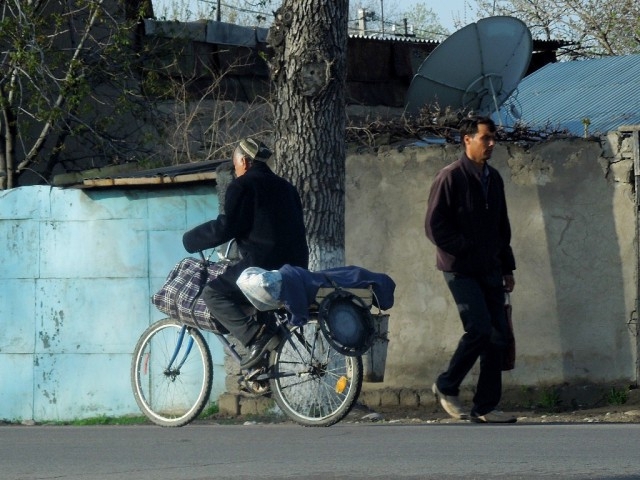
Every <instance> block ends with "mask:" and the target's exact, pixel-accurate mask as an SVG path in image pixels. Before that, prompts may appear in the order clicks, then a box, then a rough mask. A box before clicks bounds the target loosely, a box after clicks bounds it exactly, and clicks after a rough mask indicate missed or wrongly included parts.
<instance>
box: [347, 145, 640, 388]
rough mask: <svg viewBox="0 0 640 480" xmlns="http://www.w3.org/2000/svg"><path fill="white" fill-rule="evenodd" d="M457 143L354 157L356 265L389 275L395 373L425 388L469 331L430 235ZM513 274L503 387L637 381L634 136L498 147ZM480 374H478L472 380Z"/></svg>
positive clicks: (390, 374) (350, 228)
mask: <svg viewBox="0 0 640 480" xmlns="http://www.w3.org/2000/svg"><path fill="white" fill-rule="evenodd" d="M460 152H461V150H460V147H459V146H451V145H438V146H429V147H406V148H404V149H400V150H399V149H393V148H381V149H380V150H379V151H378V152H377V153H373V152H370V153H362V154H351V155H350V156H349V157H348V162H347V188H346V190H347V219H346V224H347V229H346V244H347V252H346V257H347V263H348V264H359V265H362V266H364V267H366V268H369V269H371V270H374V271H382V272H387V273H389V274H390V275H391V276H392V278H394V280H395V281H396V283H397V290H396V303H395V306H394V307H393V309H391V310H390V311H389V313H390V314H391V316H390V332H389V337H390V344H389V349H388V357H387V370H386V375H385V382H384V383H382V384H378V385H375V384H369V387H406V388H426V387H429V386H430V385H431V383H432V382H433V380H434V379H435V377H436V376H437V374H438V373H439V372H440V371H442V370H443V369H444V368H445V367H446V365H447V363H448V361H449V359H450V357H451V354H452V353H453V350H454V349H455V347H456V345H457V342H458V340H459V338H460V335H461V334H462V327H461V324H460V320H459V317H458V313H457V310H456V307H455V304H454V303H453V302H452V299H451V295H450V293H449V291H448V289H447V287H446V284H445V282H444V279H443V277H442V274H441V272H439V271H437V270H436V268H435V249H434V246H433V245H432V244H431V243H430V242H429V241H428V239H427V238H426V237H425V234H424V216H425V212H426V204H427V196H428V192H429V188H430V185H431V182H432V179H433V178H434V176H435V174H436V172H437V171H438V170H439V169H441V168H442V167H444V166H445V165H446V164H448V163H450V162H452V161H453V160H455V159H456V158H457V157H458V155H459V154H460ZM491 164H492V165H494V166H495V167H496V168H497V169H498V170H499V171H500V173H501V175H502V176H503V178H504V180H505V186H506V187H505V188H506V195H507V201H508V206H509V215H510V219H511V226H512V233H513V241H512V246H513V249H514V252H515V256H516V262H517V270H516V272H515V277H516V289H515V291H514V293H513V294H512V295H511V300H512V304H513V321H514V329H515V333H516V338H517V359H516V369H515V370H513V371H511V372H507V373H505V375H504V381H505V384H507V385H558V384H563V383H570V384H583V383H600V384H602V383H605V384H609V383H635V382H636V381H637V378H636V375H637V373H636V368H637V367H636V362H637V346H636V333H635V332H636V329H637V323H634V320H633V318H634V311H635V309H636V302H637V296H638V295H637V290H638V287H637V258H636V243H635V242H636V219H635V205H634V187H633V184H632V181H633V172H632V168H633V157H632V150H631V146H630V141H629V139H628V138H624V137H623V136H621V135H620V134H618V133H611V134H610V135H608V136H606V137H603V138H602V139H601V140H600V141H588V140H584V139H564V140H554V141H547V142H543V143H534V144H531V145H528V146H523V145H520V146H519V145H516V144H502V145H500V144H499V145H498V146H497V147H496V149H495V150H494V154H493V158H492V160H491ZM476 381H477V369H476V370H473V371H472V375H470V376H469V377H468V378H467V380H466V384H465V386H467V387H471V386H472V385H475V382H476Z"/></svg>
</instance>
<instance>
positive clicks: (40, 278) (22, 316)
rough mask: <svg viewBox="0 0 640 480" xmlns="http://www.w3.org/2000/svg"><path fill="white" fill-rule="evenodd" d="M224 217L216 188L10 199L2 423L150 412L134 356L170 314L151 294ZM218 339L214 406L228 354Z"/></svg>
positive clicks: (29, 190) (2, 220)
mask: <svg viewBox="0 0 640 480" xmlns="http://www.w3.org/2000/svg"><path fill="white" fill-rule="evenodd" d="M215 215H217V200H216V196H215V189H214V187H212V186H204V185H203V186H198V187H190V188H181V189H171V190H157V191H151V190H126V191H123V190H108V191H81V190H74V189H71V190H62V189H56V188H49V187H23V188H17V189H13V190H8V191H5V192H1V193H0V242H1V243H2V245H3V248H2V249H1V250H0V265H2V266H1V267H0V272H1V273H0V278H2V288H0V325H2V328H0V372H1V373H0V418H1V419H8V420H25V419H27V420H29V419H33V420H36V421H43V420H49V421H51V420H69V419H74V418H87V417H95V416H100V415H108V416H117V415H125V414H135V413H139V410H138V408H137V406H136V404H135V401H134V399H133V394H132V391H131V387H130V381H129V378H130V374H129V365H130V362H131V353H132V351H133V347H134V345H135V343H136V341H137V338H138V337H139V336H140V334H141V333H142V331H143V330H144V329H145V328H146V327H147V326H148V325H149V323H150V322H153V321H155V320H158V319H160V318H162V317H163V314H162V313H161V312H159V311H158V310H157V309H156V308H155V307H154V306H153V305H152V304H151V303H150V301H149V298H150V296H151V294H152V293H153V292H155V291H156V290H158V289H159V288H160V286H161V285H162V283H163V281H164V279H165V278H166V276H167V274H168V273H169V271H170V270H171V268H172V267H173V265H174V264H175V263H177V262H178V261H179V260H180V259H181V258H183V257H185V256H187V254H186V252H185V251H184V249H183V247H182V233H183V232H184V231H185V230H186V229H187V228H189V227H191V226H194V225H196V224H198V223H201V222H202V221H204V220H206V219H209V218H211V217H212V216H215ZM210 340H211V339H210ZM209 344H210V346H211V347H212V354H213V358H214V364H215V369H214V391H213V394H212V400H214V401H215V400H216V399H217V397H218V395H219V394H220V393H222V392H223V391H224V369H223V366H222V365H223V360H224V355H223V352H222V349H221V348H219V346H218V345H219V343H218V342H217V341H216V340H215V339H214V340H213V341H210V342H209Z"/></svg>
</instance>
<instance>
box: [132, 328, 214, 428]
mask: <svg viewBox="0 0 640 480" xmlns="http://www.w3.org/2000/svg"><path fill="white" fill-rule="evenodd" d="M182 326H183V324H182V323H181V322H179V321H177V320H174V319H171V318H166V319H163V320H159V321H158V322H156V323H154V324H153V325H151V326H149V328H147V329H146V330H145V331H144V333H143V334H142V335H141V336H140V339H139V340H138V343H137V344H136V347H135V349H134V352H133V359H132V362H131V386H132V388H133V394H134V397H135V399H136V403H137V404H138V406H139V407H140V410H142V413H144V415H145V416H146V417H147V418H148V419H149V420H151V421H152V422H153V423H155V424H156V425H160V426H163V427H181V426H183V425H186V424H188V423H189V422H191V421H193V420H194V419H195V418H196V417H197V416H198V415H200V413H201V412H202V410H203V409H204V407H205V405H206V403H207V401H208V400H209V396H210V394H211V382H212V379H213V363H212V361H211V351H210V350H209V346H208V345H207V342H206V340H205V339H204V337H203V336H202V334H201V333H200V331H198V330H197V329H195V328H191V327H186V330H185V332H184V333H185V335H184V338H183V341H182V343H181V347H180V349H179V350H178V352H177V353H178V354H177V356H176V359H175V361H174V363H173V365H172V368H171V369H168V368H167V367H168V366H169V363H170V361H171V358H172V356H174V352H175V351H176V345H177V340H178V338H179V333H180V331H181V329H182ZM190 340H192V341H193V345H192V347H191V350H190V351H188V352H187V348H188V343H189V341H190ZM185 353H186V354H187V356H186V359H185ZM183 359H184V360H185V361H184V363H183V364H182V365H181V366H180V363H181V362H182V360H183ZM176 367H177V368H176Z"/></svg>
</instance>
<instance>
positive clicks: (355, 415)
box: [344, 405, 640, 423]
mask: <svg viewBox="0 0 640 480" xmlns="http://www.w3.org/2000/svg"><path fill="white" fill-rule="evenodd" d="M505 413H509V414H512V415H515V416H516V417H517V418H518V422H519V423H640V405H616V406H608V407H599V408H590V409H584V410H583V409H580V410H571V411H563V412H545V411H540V410H524V411H523V410H520V411H513V410H508V411H505ZM344 421H351V422H367V421H368V422H372V421H383V422H389V423H391V422H393V423H467V422H468V421H466V420H455V419H452V418H450V417H449V416H448V415H447V414H446V413H444V411H441V410H439V409H434V411H428V410H425V409H412V408H403V407H393V408H388V409H385V408H377V409H376V410H375V411H374V410H371V409H369V408H367V407H361V406H356V407H355V408H354V409H353V410H352V411H351V413H349V415H348V416H347V418H346V419H345V420H344Z"/></svg>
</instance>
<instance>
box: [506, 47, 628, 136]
mask: <svg viewBox="0 0 640 480" xmlns="http://www.w3.org/2000/svg"><path fill="white" fill-rule="evenodd" d="M639 92H640V55H627V56H623V57H604V58H599V59H589V60H575V61H571V62H560V63H552V64H549V65H546V66H544V67H543V68H541V69H540V70H537V71H535V72H534V73H532V74H531V75H529V76H527V77H525V78H524V79H523V80H522V82H520V84H519V85H518V90H517V95H516V97H515V101H513V102H512V101H507V102H506V104H505V105H504V106H503V108H501V109H500V111H501V116H502V119H503V124H506V125H513V123H514V122H515V120H516V119H515V117H514V115H513V111H512V110H511V108H510V104H513V105H515V107H516V108H517V109H518V110H519V112H520V115H521V118H520V120H521V121H522V122H524V123H525V124H526V125H528V126H530V127H534V128H536V127H537V128H544V127H545V126H551V127H554V128H556V127H559V128H561V129H567V130H568V131H570V132H571V133H573V134H575V135H579V136H582V135H583V134H584V123H583V119H589V122H590V124H589V127H588V133H589V134H591V135H594V134H599V133H606V132H609V131H612V130H616V129H617V128H618V127H620V126H621V125H634V124H640V94H639Z"/></svg>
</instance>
